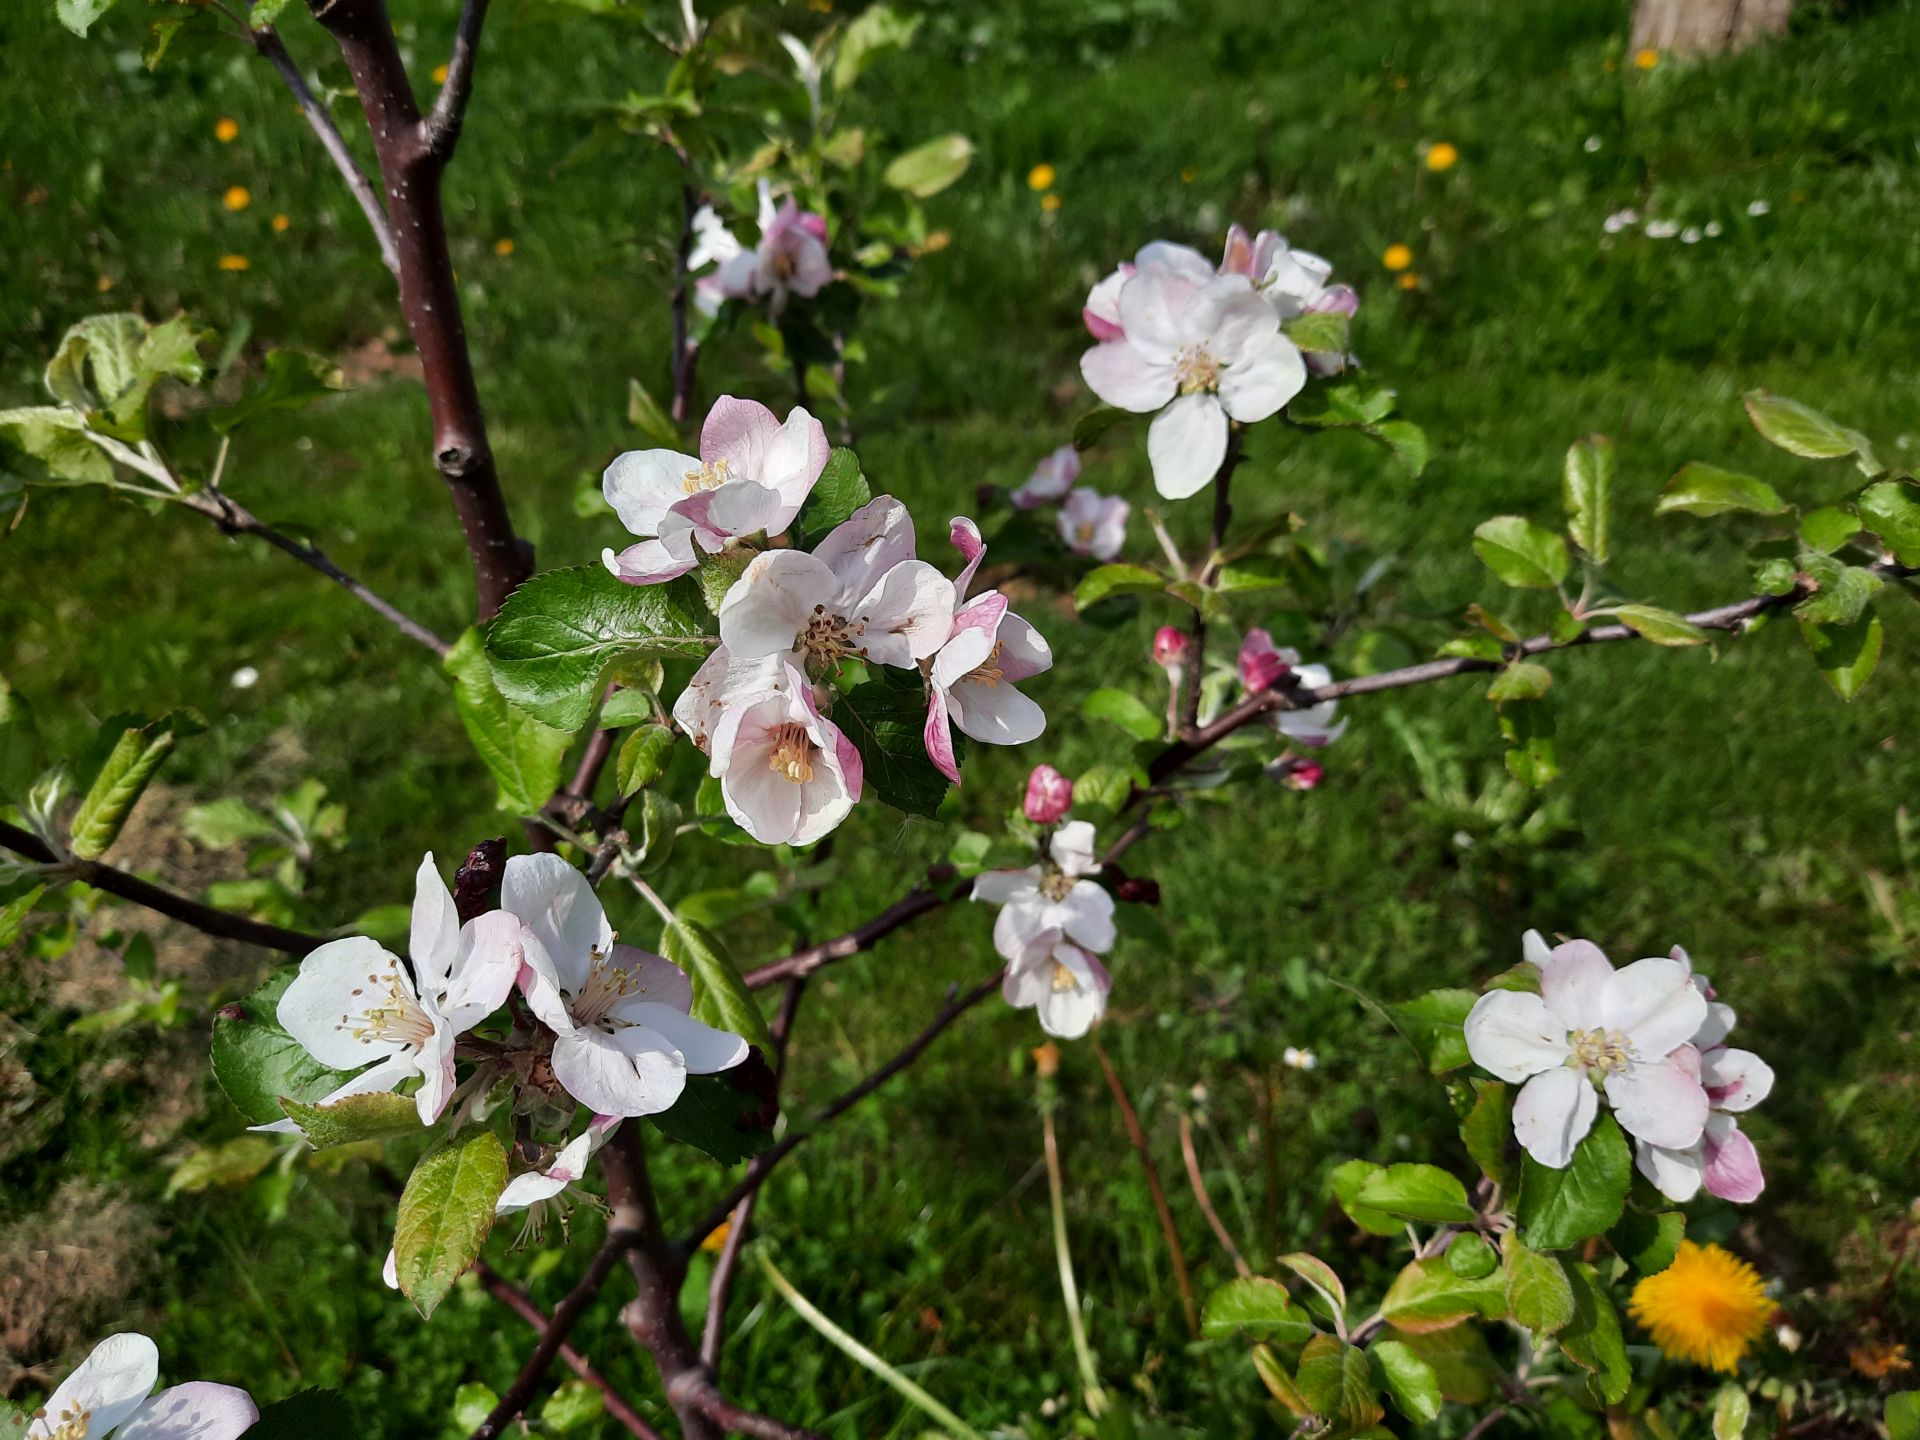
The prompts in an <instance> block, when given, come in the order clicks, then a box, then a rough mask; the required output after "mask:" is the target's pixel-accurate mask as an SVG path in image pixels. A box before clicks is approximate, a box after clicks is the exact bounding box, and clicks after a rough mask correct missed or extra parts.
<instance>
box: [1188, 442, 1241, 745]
mask: <svg viewBox="0 0 1920 1440" xmlns="http://www.w3.org/2000/svg"><path fill="white" fill-rule="evenodd" d="M1239 465H1240V428H1239V427H1238V426H1237V425H1236V426H1234V427H1232V428H1231V429H1230V430H1229V431H1228V434H1227V453H1226V455H1225V457H1224V458H1223V459H1222V460H1221V461H1220V470H1219V473H1217V474H1216V475H1215V476H1214V477H1213V529H1212V531H1211V532H1210V533H1209V534H1208V537H1207V554H1206V558H1205V559H1204V560H1202V561H1201V562H1200V584H1201V585H1203V586H1207V585H1211V584H1212V583H1213V577H1214V574H1215V572H1216V571H1217V570H1218V569H1219V566H1220V552H1221V550H1222V549H1223V548H1224V547H1225V545H1226V543H1227V527H1228V526H1229V525H1230V524H1232V523H1233V501H1232V498H1231V489H1232V485H1233V472H1234V471H1235V470H1236V469H1238V468H1239ZM1187 636H1188V643H1187V703H1186V714H1185V719H1186V724H1185V726H1184V727H1183V729H1184V732H1185V733H1192V732H1193V731H1195V730H1198V729H1199V728H1200V692H1201V690H1203V689H1204V688H1205V686H1206V677H1207V617H1206V611H1205V610H1204V609H1203V608H1202V606H1200V605H1195V606H1194V607H1193V623H1192V625H1191V626H1190V627H1189V629H1188V631H1187Z"/></svg>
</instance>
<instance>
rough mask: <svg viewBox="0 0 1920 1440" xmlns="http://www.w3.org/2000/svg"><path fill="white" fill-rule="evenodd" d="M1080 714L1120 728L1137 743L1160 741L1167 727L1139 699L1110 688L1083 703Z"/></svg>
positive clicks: (1162, 720)
mask: <svg viewBox="0 0 1920 1440" xmlns="http://www.w3.org/2000/svg"><path fill="white" fill-rule="evenodd" d="M1080 713H1081V714H1082V715H1084V716H1086V717H1087V719H1089V720H1105V721H1106V722H1107V723H1108V724H1110V725H1115V726H1118V727H1119V728H1120V729H1121V730H1124V731H1125V732H1126V733H1127V734H1129V735H1131V736H1132V737H1133V738H1134V739H1136V740H1158V739H1159V738H1160V736H1161V734H1162V732H1163V731H1164V730H1165V729H1166V723H1167V722H1166V721H1165V720H1164V719H1163V718H1162V717H1160V716H1158V715H1156V714H1154V713H1153V711H1151V710H1149V709H1148V708H1147V706H1146V703H1145V702H1144V701H1142V700H1141V699H1140V698H1139V697H1138V696H1135V695H1131V694H1129V693H1128V692H1127V691H1125V690H1114V689H1111V688H1104V689H1100V690H1096V691H1094V692H1093V693H1092V694H1091V695H1089V696H1087V698H1086V699H1085V700H1082V701H1081V702H1080Z"/></svg>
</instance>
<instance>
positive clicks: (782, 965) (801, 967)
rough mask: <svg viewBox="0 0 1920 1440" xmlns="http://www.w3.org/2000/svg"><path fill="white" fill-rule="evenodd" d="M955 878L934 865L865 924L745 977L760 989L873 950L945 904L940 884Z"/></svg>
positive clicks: (749, 985) (947, 869)
mask: <svg viewBox="0 0 1920 1440" xmlns="http://www.w3.org/2000/svg"><path fill="white" fill-rule="evenodd" d="M952 878H953V867H952V866H950V865H935V866H933V867H931V868H930V869H929V870H928V871H927V884H926V885H924V886H920V887H917V888H915V889H913V890H911V891H909V892H908V893H907V895H906V897H905V898H904V899H901V900H898V901H895V902H894V903H893V904H892V905H889V906H888V907H887V908H886V909H885V910H882V911H881V912H880V913H879V914H878V915H876V916H874V917H873V919H871V920H869V921H867V923H866V924H864V925H861V926H859V927H858V928H857V929H853V930H849V931H848V932H847V933H846V934H844V935H841V936H838V937H836V938H834V939H832V940H827V941H824V942H822V943H821V944H819V945H810V946H808V947H807V948H806V949H805V950H796V951H794V952H793V954H791V955H789V956H787V958H786V959H784V960H775V961H773V962H772V963H771V964H768V965H762V966H759V967H758V968H757V969H753V970H749V971H747V973H746V975H745V977H744V978H745V980H746V982H747V988H748V989H750V990H759V989H762V988H764V987H765V986H768V985H772V984H774V983H776V982H778V981H781V980H797V979H799V978H800V977H801V976H803V975H811V974H812V973H813V972H814V971H816V970H818V969H820V968H821V967H822V966H823V965H831V964H832V963H833V962H834V961H836V960H844V959H846V958H847V957H848V956H849V955H857V954H859V953H860V952H861V951H862V950H868V949H871V948H872V947H873V946H874V944H875V943H876V942H878V941H880V940H882V939H884V938H885V937H886V936H888V935H891V934H892V933H893V932H894V931H895V930H898V929H899V928H900V927H901V926H902V925H905V924H907V923H908V922H909V921H911V920H914V919H917V918H918V917H919V916H922V915H925V914H926V913H927V912H928V911H930V910H938V909H939V908H940V907H941V906H942V905H944V904H946V903H947V902H946V897H945V896H944V895H942V894H941V893H940V891H939V889H938V888H937V887H938V886H940V885H943V884H945V883H946V882H947V881H948V880H951V879H952Z"/></svg>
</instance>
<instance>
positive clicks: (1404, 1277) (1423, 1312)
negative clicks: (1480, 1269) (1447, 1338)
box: [1380, 1256, 1507, 1335]
mask: <svg viewBox="0 0 1920 1440" xmlns="http://www.w3.org/2000/svg"><path fill="white" fill-rule="evenodd" d="M1380 1313H1381V1315H1382V1316H1383V1317H1385V1319H1386V1321H1387V1323H1388V1324H1389V1325H1391V1326H1393V1328H1394V1329H1396V1330H1405V1331H1408V1332H1409V1333H1411V1334H1416V1335H1417V1334H1421V1333H1423V1332H1425V1331H1428V1330H1444V1329H1446V1328H1447V1327H1448V1326H1450V1325H1458V1324H1459V1323H1460V1322H1461V1321H1462V1320H1465V1319H1466V1318H1467V1317H1468V1316H1470V1315H1479V1316H1483V1317H1485V1318H1486V1319H1488V1320H1498V1319H1499V1318H1500V1317H1501V1316H1503V1315H1505V1314H1506V1313H1507V1285H1506V1277H1505V1276H1503V1275H1501V1274H1500V1272H1499V1271H1497V1270H1496V1271H1493V1272H1491V1273H1489V1274H1486V1275H1483V1276H1481V1277H1480V1278H1478V1279H1468V1278H1467V1277H1465V1276H1462V1275H1456V1274H1454V1273H1453V1271H1451V1270H1449V1269H1448V1268H1447V1262H1446V1261H1445V1260H1443V1259H1441V1258H1439V1257H1438V1256H1435V1257H1433V1258H1432V1259H1428V1260H1416V1261H1414V1262H1413V1263H1412V1264H1411V1265H1409V1266H1407V1268H1406V1269H1404V1270H1402V1271H1401V1272H1400V1273H1399V1274H1398V1275H1397V1276H1395V1277H1394V1281H1393V1284H1391V1285H1389V1286H1388V1287H1387V1293H1386V1295H1385V1296H1384V1297H1383V1298H1382V1299H1381V1301H1380Z"/></svg>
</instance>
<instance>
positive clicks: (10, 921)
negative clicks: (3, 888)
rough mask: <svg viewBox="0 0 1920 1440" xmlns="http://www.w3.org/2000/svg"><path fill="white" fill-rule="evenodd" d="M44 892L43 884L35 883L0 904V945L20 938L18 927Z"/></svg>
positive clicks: (11, 942) (23, 922)
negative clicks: (28, 888)
mask: <svg viewBox="0 0 1920 1440" xmlns="http://www.w3.org/2000/svg"><path fill="white" fill-rule="evenodd" d="M46 893H47V887H46V886H45V885H35V886H34V887H33V888H32V889H30V890H26V891H23V892H21V893H20V894H18V895H16V896H14V897H13V898H12V899H11V900H9V901H7V902H6V904H4V905H0V947H4V946H7V945H11V944H13V942H14V941H15V940H17V939H19V938H20V927H21V926H22V925H24V924H26V923H27V916H28V915H29V914H30V913H32V910H33V907H34V906H36V905H38V904H39V903H40V897H41V896H42V895H44V894H46Z"/></svg>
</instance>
